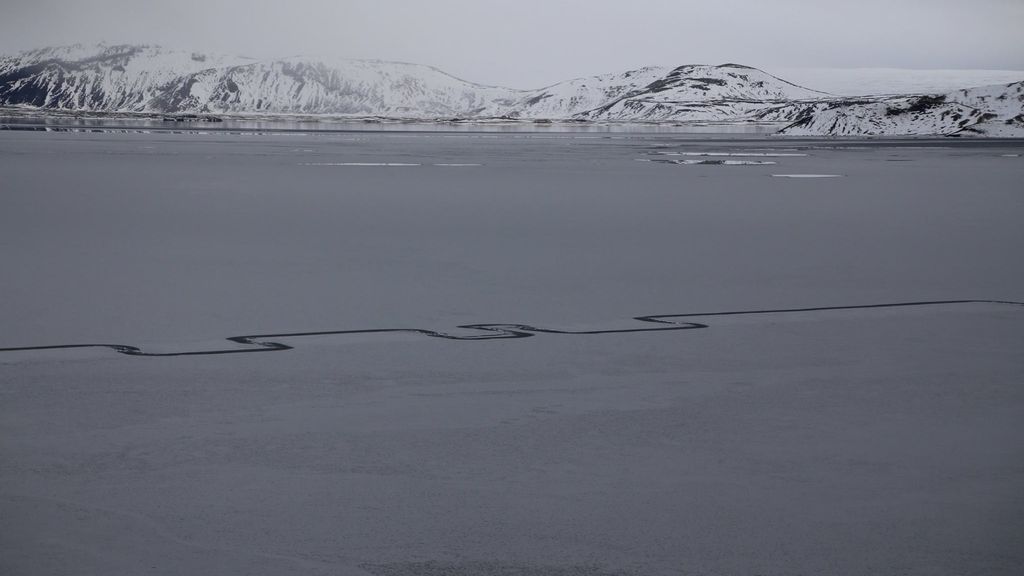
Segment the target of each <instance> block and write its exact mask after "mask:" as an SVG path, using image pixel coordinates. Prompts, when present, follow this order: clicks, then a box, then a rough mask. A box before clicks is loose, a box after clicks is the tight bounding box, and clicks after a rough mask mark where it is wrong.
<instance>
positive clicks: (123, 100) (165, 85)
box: [0, 45, 827, 121]
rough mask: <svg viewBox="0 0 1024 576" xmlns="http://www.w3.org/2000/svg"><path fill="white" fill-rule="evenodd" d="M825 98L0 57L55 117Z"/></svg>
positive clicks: (568, 108) (407, 73)
mask: <svg viewBox="0 0 1024 576" xmlns="http://www.w3.org/2000/svg"><path fill="white" fill-rule="evenodd" d="M825 96H827V95H826V94H824V93H821V92H816V91H814V90H810V89H807V88H803V87H800V86H796V85H794V84H791V83H789V82H786V81H784V80H781V79H779V78H776V77H774V76H771V75H769V74H767V73H765V72H762V71H760V70H757V69H754V68H748V67H746V66H740V65H736V64H724V65H721V66H704V65H687V66H680V67H678V68H664V67H649V68H641V69H638V70H632V71H628V72H623V73H619V74H606V75H601V76H594V77H590V78H578V79H575V80H570V81H567V82H562V83H559V84H555V85H553V86H548V87H546V88H541V89H538V90H515V89H511V88H500V87H493V86H483V85H480V84H474V83H471V82H467V81H464V80H460V79H458V78H455V77H453V76H450V75H448V74H445V73H444V72H442V71H440V70H437V69H436V68H431V67H429V66H421V65H417V64H406V63H400V62H382V61H367V60H333V61H325V60H322V59H313V58H301V57H293V58H285V59H278V60H254V59H250V58H244V57H228V56H214V55H205V54H197V53H191V52H182V51H174V50H166V49H163V48H160V47H157V46H130V45H121V46H105V45H100V46H94V47H88V46H70V47H59V48H47V49H42V50H33V51H30V52H24V53H21V54H19V55H17V56H13V57H4V58H0V105H6V106H35V107H39V108H46V109H59V110H81V111H103V112H155V113H228V114H230V113H246V114H251V113H275V114H287V113H296V114H339V115H354V116H386V117H402V118H450V117H462V118H479V117H510V118H524V119H540V118H548V119H570V118H575V119H581V120H596V119H606V120H670V119H671V120H690V121H692V120H702V121H708V120H719V121H722V120H736V119H746V118H749V117H750V116H751V115H753V114H756V113H757V112H759V111H760V110H761V109H762V108H764V107H765V106H767V105H771V104H779V103H784V102H789V101H792V100H805V99H816V98H822V97H825ZM786 119H793V118H786Z"/></svg>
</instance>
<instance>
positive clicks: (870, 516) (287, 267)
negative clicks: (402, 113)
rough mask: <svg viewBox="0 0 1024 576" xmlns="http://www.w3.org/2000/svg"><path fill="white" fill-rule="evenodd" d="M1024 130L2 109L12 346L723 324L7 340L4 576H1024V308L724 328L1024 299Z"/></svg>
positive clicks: (5, 334) (0, 379) (2, 339)
mask: <svg viewBox="0 0 1024 576" xmlns="http://www.w3.org/2000/svg"><path fill="white" fill-rule="evenodd" d="M753 149H756V150H759V151H763V152H766V153H771V152H772V151H773V150H778V151H781V150H786V151H788V152H793V153H801V154H806V156H790V157H778V158H773V160H775V161H777V162H778V164H777V165H775V166H744V167H737V168H732V167H723V166H703V165H695V166H687V167H686V168H685V169H682V168H680V169H676V167H673V166H665V165H660V164H657V163H651V162H636V161H635V159H636V158H639V157H646V158H651V157H655V154H654V153H656V152H678V153H680V154H683V153H725V154H732V153H742V152H744V151H749V150H753ZM1020 153H1021V144H1020V143H1019V142H1018V141H1010V140H1007V141H952V142H951V141H949V140H941V141H940V140H935V141H931V140H912V141H885V140H872V141H863V142H858V143H856V145H847V144H841V143H836V142H835V141H828V140H810V139H808V140H782V139H768V140H758V139H752V138H748V139H738V140H729V139H722V138H719V139H711V140H709V139H693V138H692V137H691V138H686V137H680V136H673V135H643V134H625V135H606V136H603V137H600V138H593V137H586V138H579V137H577V136H576V135H572V134H564V135H556V134H544V135H530V134H509V135H503V134H494V133H491V134H471V133H461V134H430V133H419V134H413V133H372V134H359V135H358V138H356V137H354V135H353V134H344V133H341V134H315V133H310V134H307V135H303V136H297V135H277V134H263V135H248V136H244V137H243V136H240V135H236V134H228V133H209V134H206V135H190V134H173V133H163V132H154V133H152V134H134V133H128V134H116V133H42V132H9V131H6V132H0V174H2V175H3V178H2V184H0V197H2V202H3V204H2V210H0V255H2V257H3V262H4V274H3V275H0V292H2V294H3V296H4V297H3V298H2V299H0V326H2V329H0V347H15V346H41V345H59V344H87V343H107V344H122V345H130V346H136V347H139V348H141V349H144V350H155V351H164V352H175V351H187V350H208V349H213V348H215V347H223V346H225V345H233V344H232V343H231V342H228V341H226V340H224V339H225V338H227V337H229V336H236V335H241V334H270V333H294V332H312V331H317V330H320V331H331V330H356V329H395V328H414V329H423V330H436V331H441V332H452V333H454V332H458V333H460V334H464V333H471V332H472V331H471V330H468V329H466V330H464V331H462V330H460V329H459V328H457V327H458V326H464V325H471V324H481V323H505V324H508V325H511V324H528V325H531V326H534V327H543V328H550V329H555V330H563V331H575V332H584V331H601V330H623V329H629V328H634V327H638V324H639V327H643V324H642V323H640V322H637V321H635V320H631V318H634V317H636V316H642V315H661V314H687V313H701V314H702V315H701V316H699V317H691V318H686V320H688V321H693V322H699V323H701V324H706V325H707V328H701V329H689V330H677V331H662V332H635V333H610V334H609V333H606V334H560V333H537V334H535V335H534V336H532V337H528V338H515V339H498V340H489V341H459V340H446V339H442V338H436V337H428V336H426V335H424V334H422V333H378V334H350V335H322V336H316V337H309V338H291V339H284V340H282V341H284V342H287V343H288V344H289V345H292V346H294V349H291V350H284V351H271V352H268V353H258V354H231V355H219V356H192V357H169V358H142V357H130V356H126V355H123V354H118V353H117V352H116V351H114V350H110V349H106V348H89V349H74V350H50V351H40V350H36V351H30V352H18V353H4V352H0V529H2V531H3V545H2V547H3V553H0V573H3V574H34V575H35V574H44V575H45V574H69V573H73V574H76V575H92V574H95V575H104V576H107V575H110V574H143V573H145V574H158V575H159V574H219V575H231V574H247V575H260V574H266V575H284V574H296V575H299V574H301V575H318V574H324V575H327V574H331V575H338V574H343V575H347V574H355V575H364V576H365V575H367V574H375V575H384V576H399V575H401V576H423V575H425V574H430V575H434V574H446V575H447V574H453V575H470V574H472V575H474V576H475V575H477V574H499V575H503V576H505V575H515V576H522V575H541V574H544V575H551V574H554V575H558V576H561V575H573V576H577V575H587V576H607V575H610V574H630V575H645V576H646V575H654V576H663V575H664V576H668V575H677V574H680V573H683V574H686V573H693V574H780V575H781V574H833V575H862V574H908V575H925V574H927V575H935V574H939V575H942V574H951V575H952V574H990V575H1001V574H1012V573H1014V572H1015V571H1016V570H1017V569H1018V568H1019V566H1020V565H1021V564H1022V563H1024V551H1022V550H1021V547H1020V545H1019V542H1020V535H1021V534H1022V531H1024V520H1022V518H1024V515H1022V514H1021V511H1022V510H1024V492H1022V491H1021V489H1020V487H1021V486H1022V485H1024V471H1022V469H1021V466H1020V462H1021V456H1022V454H1024V447H1022V441H1021V438H1022V437H1024V388H1022V387H1021V374H1022V373H1024V357H1022V355H1021V354H1020V351H1021V350H1022V349H1024V308H1021V307H1019V306H1014V305H1009V304H997V303H981V302H978V303H960V304H949V305H928V306H913V307H897V308H873V309H850V310H818V311H806V312H796V313H782V314H779V313H775V314H742V315H729V316H713V315H708V314H707V313H711V312H718V311H739V310H746V311H751V310H764V309H779V308H809V307H822V306H841V305H857V304H877V303H893V302H906V301H922V300H958V299H992V300H1015V301H1024V268H1022V267H1021V266H1020V254H1021V252H1022V249H1024V235H1022V232H1021V226H1020V222H1021V220H1022V216H1024V196H1022V195H1021V194H1020V185H1019V183H1020V182H1021V181H1022V177H1024V164H1022V163H1021V162H1020V161H1019V158H1006V157H1003V156H1005V155H1013V154H1020ZM892 160H899V161H896V162H893V161H892ZM314 162H315V163H346V162H347V163H415V164H423V166H421V167H410V168H407V169H406V168H402V169H399V168H395V169H388V168H380V169H378V168H366V169H363V168H358V167H352V168H338V169H332V168H329V167H325V168H323V169H319V168H316V167H310V166H304V165H303V164H304V163H314ZM432 164H479V165H480V166H475V167H473V168H472V169H466V170H458V169H455V170H447V169H441V168H435V167H433V166H429V165H432ZM781 172H787V173H790V174H792V175H813V174H836V175H839V174H841V175H843V176H844V177H843V178H831V179H808V180H805V181H794V180H791V179H788V178H773V177H772V175H773V174H778V173H781ZM239 347H241V346H240V345H239Z"/></svg>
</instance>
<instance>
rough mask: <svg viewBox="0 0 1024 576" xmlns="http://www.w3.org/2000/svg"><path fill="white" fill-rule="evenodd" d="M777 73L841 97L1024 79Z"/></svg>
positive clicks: (871, 71)
mask: <svg viewBox="0 0 1024 576" xmlns="http://www.w3.org/2000/svg"><path fill="white" fill-rule="evenodd" d="M771 70H772V72H773V73H775V74H776V75H778V76H780V77H782V78H786V79H787V80H789V81H791V82H796V83H797V84H801V85H804V86H813V87H815V88H817V89H818V90H824V91H825V92H829V93H831V94H835V95H837V96H881V95H907V94H945V93H946V92H952V91H953V90H959V89H962V88H967V87H970V86H990V85H993V84H1009V83H1011V82H1018V81H1020V80H1024V71H1022V70H920V69H906V68H772V69H771Z"/></svg>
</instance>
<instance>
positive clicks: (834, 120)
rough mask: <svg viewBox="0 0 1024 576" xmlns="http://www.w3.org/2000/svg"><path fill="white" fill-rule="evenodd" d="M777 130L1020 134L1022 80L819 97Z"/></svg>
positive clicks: (831, 133)
mask: <svg viewBox="0 0 1024 576" xmlns="http://www.w3.org/2000/svg"><path fill="white" fill-rule="evenodd" d="M779 133H780V134H787V135H793V136H804V135H827V136H867V135H958V136H971V135H975V136H998V137H1008V136H1024V82H1014V83H1012V84H1002V85H996V86H983V87H980V88H967V89H964V90H956V91H954V92H949V93H947V94H938V95H933V96H896V97H878V98H868V99H846V100H834V101H831V102H821V103H817V104H815V105H814V106H813V107H812V108H810V109H809V110H807V112H806V113H805V114H804V115H803V116H802V117H801V118H799V119H798V120H797V121H795V122H794V123H792V124H790V125H789V126H787V127H785V128H783V129H782V130H781V131H780V132H779Z"/></svg>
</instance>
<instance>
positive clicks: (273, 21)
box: [0, 0, 1024, 88]
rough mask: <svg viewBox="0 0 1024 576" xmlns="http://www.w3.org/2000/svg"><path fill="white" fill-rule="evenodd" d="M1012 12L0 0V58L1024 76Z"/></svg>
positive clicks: (734, 4) (516, 1)
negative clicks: (131, 46) (235, 57)
mask: <svg viewBox="0 0 1024 576" xmlns="http://www.w3.org/2000/svg"><path fill="white" fill-rule="evenodd" d="M1022 23H1024V0H969V1H968V0H848V1H839V0H699V1H690V0H615V1H605V0H505V1H488V0H276V1H274V2H266V1H261V0H249V1H230V0H174V1H173V2H155V1H146V0H0V51H2V52H4V53H11V52H16V51H19V50H23V49H27V48H36V47H40V46H46V45H54V44H72V43H76V42H88V43H92V42H99V41H106V42H108V43H151V44H164V45H167V46H170V47H175V48H184V49H188V50H200V51H219V52H230V53H236V54H245V55H250V56H255V57H273V56H290V55H296V54H322V55H334V56H340V57H346V58H380V59H385V60H402V61H408V62H417V63H423V64H431V65H434V66H437V67H439V68H442V69H444V70H445V71H447V72H450V73H452V74H455V75H456V76H460V77H463V78H465V79H467V80H472V81H476V82H483V83H490V84H502V85H508V86H513V87H519V88H528V87H535V86H540V85H544V84H550V83H552V82H555V81H559V80H564V79H567V78H571V77H576V76H583V75H589V74H597V73H603V72H614V71H621V70H626V69H629V68H635V67H639V66H644V65H649V64H661V65H680V64H687V63H711V64H718V63H723V62H737V63H742V64H748V65H751V66H757V67H761V68H765V69H767V70H769V71H770V70H771V69H772V68H792V67H805V66H806V67H843V68H848V67H902V68H986V69H1012V70H1024V32H1022V31H1021V30H1022V26H1021V25H1022Z"/></svg>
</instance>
